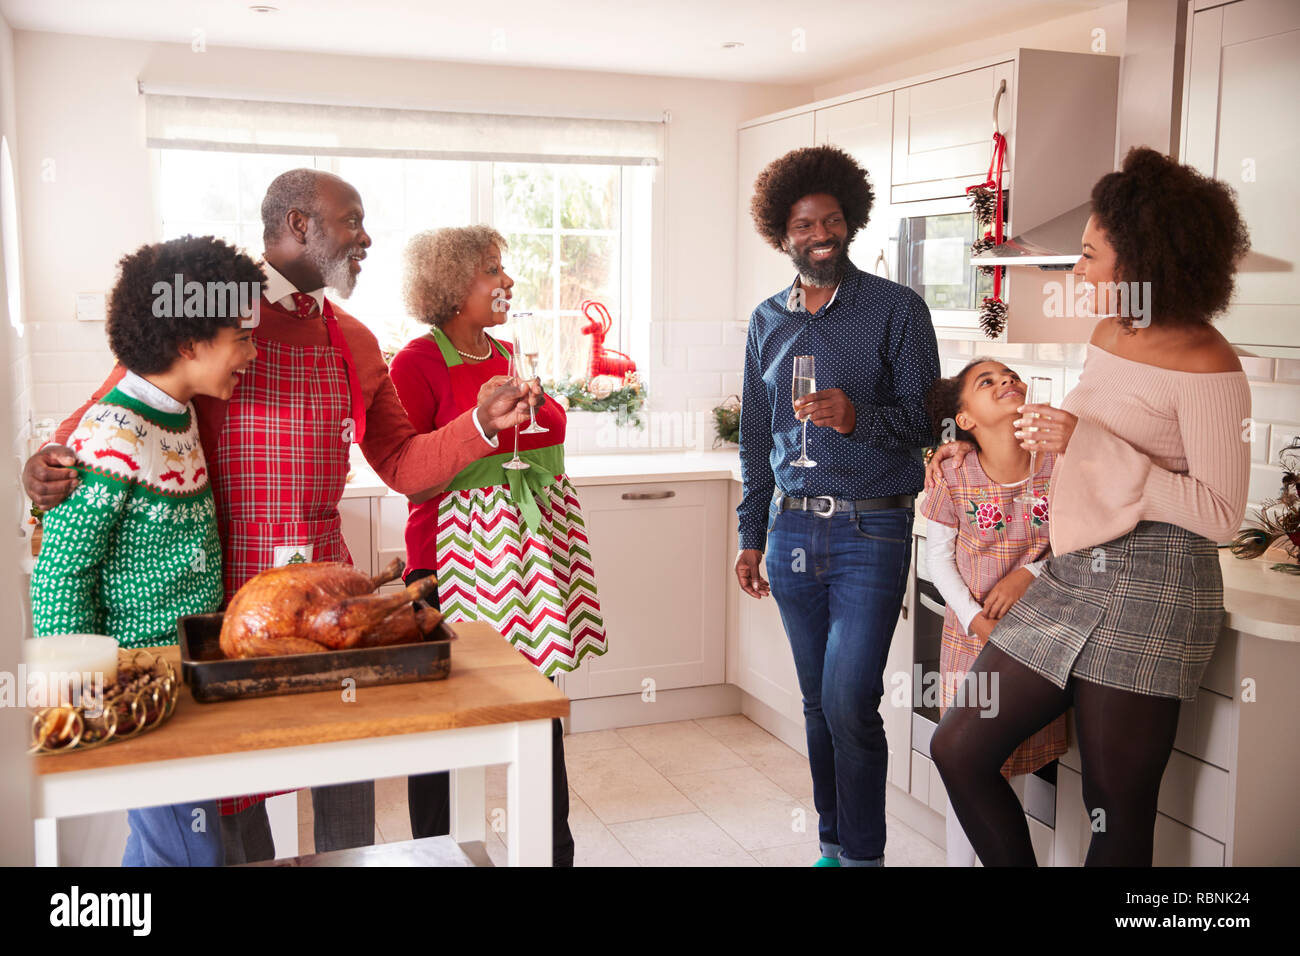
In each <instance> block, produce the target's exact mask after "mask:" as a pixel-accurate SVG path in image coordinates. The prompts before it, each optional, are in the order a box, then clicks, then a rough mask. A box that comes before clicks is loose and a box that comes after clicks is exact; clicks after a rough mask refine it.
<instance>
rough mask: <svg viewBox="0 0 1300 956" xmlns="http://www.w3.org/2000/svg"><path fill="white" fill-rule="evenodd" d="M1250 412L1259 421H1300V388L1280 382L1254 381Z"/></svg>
mask: <svg viewBox="0 0 1300 956" xmlns="http://www.w3.org/2000/svg"><path fill="white" fill-rule="evenodd" d="M1250 414H1251V415H1252V416H1253V417H1254V418H1255V419H1256V420H1257V421H1270V422H1296V421H1300V388H1297V387H1296V386H1294V385H1287V384H1283V383H1280V382H1275V383H1271V384H1270V383H1265V382H1260V383H1254V382H1252V383H1251V386H1250Z"/></svg>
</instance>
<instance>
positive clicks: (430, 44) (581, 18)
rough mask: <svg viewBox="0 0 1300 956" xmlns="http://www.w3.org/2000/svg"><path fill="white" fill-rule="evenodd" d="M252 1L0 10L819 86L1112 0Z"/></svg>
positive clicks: (120, 1)
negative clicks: (263, 6)
mask: <svg viewBox="0 0 1300 956" xmlns="http://www.w3.org/2000/svg"><path fill="white" fill-rule="evenodd" d="M265 2H267V3H269V4H271V5H274V6H276V7H278V8H279V12H276V13H254V12H252V11H251V10H250V9H249V7H250V2H249V0H0V12H3V14H4V17H5V19H6V20H7V21H8V22H9V25H10V26H11V27H13V28H14V29H15V30H44V31H50V32H56V33H77V34H84V35H90V36H104V37H117V38H122V39H136V40H156V41H164V42H175V43H185V44H189V43H190V42H191V40H192V38H193V37H194V35H195V34H194V31H196V30H202V31H203V40H204V42H205V43H206V45H207V46H208V47H213V46H241V47H260V48H268V49H279V50H303V51H311V52H321V53H346V54H358V55H367V56H385V57H404V58H413V59H429V60H450V61H464V62H474V63H500V64H503V65H509V66H534V67H552V68H564V69H582V70H601V71H614V72H619V73H646V74H657V75H664V76H683V77H698V78H708V79H719V80H738V81H746V82H772V83H818V82H822V81H825V80H828V79H832V78H835V77H838V76H843V75H845V74H846V73H851V72H853V71H855V70H856V71H864V70H866V69H868V68H870V67H872V66H874V65H876V64H880V63H890V62H896V61H899V60H903V59H907V58H909V57H912V56H917V55H920V54H922V53H925V52H926V51H928V50H933V49H935V48H937V47H943V46H950V45H955V44H958V43H964V42H967V41H972V40H978V39H980V38H981V37H986V36H997V35H1000V34H1003V33H1008V32H1011V31H1013V30H1017V29H1022V28H1025V27H1030V26H1033V25H1035V24H1037V23H1042V22H1045V21H1048V20H1054V19H1057V18H1060V17H1064V16H1069V15H1070V14H1073V13H1079V12H1082V11H1085V10H1091V9H1095V8H1098V7H1102V6H1106V5H1108V4H1109V3H1113V2H1114V0H983V2H974V0H902V2H899V0H822V2H820V3H816V4H812V5H809V6H806V7H805V6H803V5H799V4H796V3H795V2H794V0H492V2H490V3H473V2H465V0H456V2H445V0H265ZM798 30H802V31H804V32H803V34H802V41H803V49H802V50H800V49H798V46H799V39H800V35H799V34H797V33H796V31H798ZM727 41H739V42H741V43H743V44H744V46H742V47H739V48H737V49H723V48H722V44H723V43H724V42H727ZM991 52H992V51H991Z"/></svg>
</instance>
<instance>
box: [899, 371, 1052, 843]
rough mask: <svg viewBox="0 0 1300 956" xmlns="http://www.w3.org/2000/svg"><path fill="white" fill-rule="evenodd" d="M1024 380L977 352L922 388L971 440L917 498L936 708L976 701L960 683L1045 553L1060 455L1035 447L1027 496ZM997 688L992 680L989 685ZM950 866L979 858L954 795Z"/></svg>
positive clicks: (1026, 766) (1048, 733) (1021, 750)
mask: <svg viewBox="0 0 1300 956" xmlns="http://www.w3.org/2000/svg"><path fill="white" fill-rule="evenodd" d="M1024 402H1025V383H1024V382H1022V381H1021V379H1020V376H1018V375H1017V374H1016V373H1015V372H1013V371H1012V370H1011V369H1009V368H1007V367H1006V366H1005V365H1003V364H1002V363H1001V362H996V361H993V360H990V359H982V358H980V359H975V360H974V361H973V362H971V363H970V364H969V365H967V366H966V367H965V368H964V369H962V370H961V371H960V372H958V373H957V374H956V375H955V376H953V377H952V378H941V379H939V380H938V381H936V382H935V383H934V385H933V387H932V388H931V390H930V393H929V395H928V396H927V398H926V407H927V410H928V411H929V413H930V420H931V425H932V426H933V428H934V432H935V434H936V435H945V434H949V433H952V434H953V437H955V438H957V439H960V440H963V441H967V442H970V443H971V444H972V445H974V446H975V447H974V449H973V450H972V451H970V452H969V453H968V454H967V455H966V457H965V460H964V462H963V463H962V465H963V466H962V467H961V468H958V467H957V462H958V460H959V459H957V458H951V459H949V460H947V461H945V462H944V463H943V467H942V471H941V473H940V478H939V480H938V481H937V482H936V484H935V486H934V487H933V488H932V489H930V491H929V492H928V493H927V495H926V497H925V499H924V501H923V502H922V504H921V513H922V514H923V515H925V517H926V519H927V520H928V522H929V523H928V528H927V537H926V545H927V557H928V558H929V566H930V572H931V576H932V578H933V580H934V584H935V587H937V588H938V589H939V593H940V594H942V595H943V599H944V602H945V603H946V604H947V612H946V614H945V615H944V621H943V638H942V642H941V645H940V651H939V669H940V672H941V684H940V686H941V688H942V690H941V697H940V709H941V711H942V712H944V713H946V712H947V710H948V708H949V707H952V706H953V704H954V701H956V703H957V704H958V705H959V706H961V705H963V704H964V705H965V706H976V705H977V703H978V702H979V701H980V700H981V697H980V696H978V695H977V694H976V693H973V692H972V691H971V689H969V688H968V687H967V686H965V685H963V678H964V677H965V675H966V673H967V671H969V670H970V668H971V665H972V664H973V663H974V661H975V658H976V657H977V656H979V653H980V651H981V650H983V648H984V645H985V644H986V643H987V642H988V638H989V633H990V632H991V631H992V630H993V626H994V625H995V624H996V623H997V622H998V620H999V619H1000V618H1001V617H1002V615H1003V614H1005V613H1006V611H1007V609H1008V608H1010V607H1011V605H1013V604H1015V602H1016V601H1018V600H1019V599H1020V597H1021V595H1023V594H1024V593H1025V591H1026V590H1027V589H1028V587H1029V585H1030V584H1032V583H1033V581H1034V579H1035V578H1036V577H1037V575H1038V572H1039V569H1040V567H1041V565H1042V563H1043V561H1044V560H1045V559H1046V558H1047V556H1048V551H1049V543H1048V527H1047V522H1048V514H1047V492H1048V488H1049V486H1050V483H1051V474H1052V468H1053V466H1054V465H1055V463H1056V456H1055V455H1052V454H1050V453H1045V454H1040V455H1039V456H1038V461H1037V468H1036V470H1035V473H1034V477H1033V488H1032V489H1031V491H1030V493H1031V494H1032V495H1034V497H1035V499H1036V501H1035V503H1034V504H1032V505H1025V504H1021V503H1018V502H1016V501H1015V498H1016V497H1017V496H1018V495H1020V494H1022V493H1023V492H1024V491H1025V486H1026V483H1027V482H1028V480H1029V479H1028V475H1029V467H1030V465H1029V452H1028V451H1025V450H1024V449H1022V448H1021V447H1020V443H1019V440H1018V439H1017V438H1016V437H1015V430H1016V429H1015V425H1013V424H1012V423H1013V422H1014V420H1015V419H1016V418H1018V417H1019V412H1018V411H1017V409H1018V408H1019V407H1020V406H1021V405H1023V404H1024ZM992 692H993V693H994V694H996V689H992ZM1065 746H1066V744H1065V717H1064V715H1062V716H1060V717H1058V718H1056V719H1055V720H1054V721H1052V722H1051V723H1050V724H1048V725H1047V726H1046V727H1044V728H1043V729H1041V730H1039V731H1038V732H1037V733H1035V734H1034V735H1033V736H1032V737H1030V738H1029V739H1028V740H1026V741H1025V742H1024V743H1022V744H1021V745H1020V746H1019V747H1018V748H1017V749H1016V751H1015V752H1014V753H1013V754H1012V755H1011V756H1010V757H1009V758H1008V759H1007V762H1006V763H1005V764H1004V765H1003V766H1002V774H1003V776H1005V777H1007V778H1008V779H1009V780H1010V779H1011V778H1013V777H1016V776H1019V775H1021V774H1028V773H1033V772H1034V771H1035V770H1038V769H1039V768H1040V767H1043V766H1045V765H1046V764H1049V763H1051V762H1052V761H1053V760H1055V759H1056V758H1058V757H1059V756H1061V754H1063V753H1065ZM947 851H948V865H949V866H974V865H975V851H974V850H973V849H972V848H971V845H970V841H969V840H968V839H967V838H966V834H965V832H964V831H963V830H962V827H961V824H960V822H958V820H957V815H956V813H955V812H954V811H953V808H952V804H951V803H949V805H948V813H947Z"/></svg>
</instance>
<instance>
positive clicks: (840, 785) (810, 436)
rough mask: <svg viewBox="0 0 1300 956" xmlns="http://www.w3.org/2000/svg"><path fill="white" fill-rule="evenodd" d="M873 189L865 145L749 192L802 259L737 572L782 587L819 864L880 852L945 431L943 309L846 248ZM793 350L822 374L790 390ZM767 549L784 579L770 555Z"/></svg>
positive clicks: (765, 361) (757, 349)
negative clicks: (916, 591) (936, 432)
mask: <svg viewBox="0 0 1300 956" xmlns="http://www.w3.org/2000/svg"><path fill="white" fill-rule="evenodd" d="M872 198H873V194H872V189H871V183H870V181H869V180H868V178H867V173H866V170H864V169H863V168H862V167H861V166H859V165H858V164H857V162H855V161H854V159H853V157H852V156H850V155H849V154H847V153H845V152H844V151H843V150H840V149H837V148H836V147H834V146H816V147H810V148H806V149H796V150H794V151H793V152H790V153H787V154H786V155H785V156H782V157H781V158H780V159H777V160H775V161H774V162H772V163H771V164H770V165H769V166H768V167H767V168H766V169H764V170H763V171H762V172H761V173H760V174H759V176H758V179H757V181H756V182H755V184H754V199H753V204H752V208H751V211H752V213H753V218H754V226H755V228H757V230H758V233H759V235H761V236H762V237H763V238H764V239H765V240H767V242H768V244H769V245H771V246H772V247H773V248H774V249H779V250H780V251H781V252H784V253H785V254H786V255H788V256H789V257H790V261H791V262H792V263H793V264H794V267H795V270H796V275H795V277H794V280H793V282H791V284H790V285H789V286H787V287H786V288H785V289H782V290H781V291H780V292H778V293H777V294H776V295H774V296H772V297H771V298H770V299H766V300H765V301H763V302H760V303H759V304H758V307H757V308H756V309H755V310H754V313H753V316H752V317H751V319H750V323H749V340H748V343H747V345H746V348H745V383H744V391H743V394H742V396H741V412H740V464H741V474H742V477H743V479H744V495H743V497H742V500H741V503H740V506H739V507H738V508H737V509H736V511H737V514H738V516H739V525H740V531H739V542H740V554H739V555H738V556H737V558H736V578H737V580H738V581H739V582H740V586H741V588H742V589H743V590H744V591H745V593H746V594H749V595H750V596H751V597H755V598H762V597H764V596H765V595H767V594H769V593H770V594H771V595H772V596H773V597H775V598H776V603H777V606H778V608H779V609H780V611H781V619H782V621H783V622H784V624H785V631H786V636H787V637H788V638H789V641H790V647H791V650H792V651H793V653H794V661H795V670H796V671H797V673H798V677H799V688H800V691H801V693H802V695H803V703H804V721H805V725H806V731H807V734H808V762H809V765H810V767H811V770H812V777H813V800H814V803H815V805H816V807H817V813H818V818H819V825H818V837H819V840H820V844H821V853H822V856H821V859H819V860H818V861H817V862H816V864H815V865H817V866H841V865H843V866H879V865H882V864H883V863H884V852H885V774H886V769H887V766H888V758H889V751H888V747H887V745H886V743H885V731H884V723H883V721H882V720H881V717H880V701H881V697H882V696H883V693H884V686H883V671H884V666H885V658H886V656H887V655H888V653H889V642H890V640H891V638H892V637H893V632H894V625H895V624H896V622H897V620H898V612H899V608H900V607H901V606H902V602H903V595H904V589H905V585H906V581H907V569H908V564H909V561H910V555H911V543H912V506H913V496H914V495H915V494H917V493H918V492H920V491H921V489H922V487H923V482H924V468H923V466H922V458H921V449H922V448H924V447H925V446H928V445H930V444H932V443H933V440H934V438H933V435H932V434H931V432H930V425H929V421H928V418H927V416H926V412H925V401H924V400H925V394H926V392H927V391H928V390H929V388H930V385H931V383H932V382H933V381H934V380H935V379H936V378H938V376H939V354H938V348H937V344H936V342H935V336H934V326H933V325H932V324H931V322H930V311H929V309H928V308H927V307H926V305H925V302H924V301H922V299H921V297H920V296H918V295H917V294H916V293H915V292H913V291H912V290H911V289H908V288H907V287H905V286H901V285H898V284H897V283H894V282H890V281H889V280H888V279H882V278H880V277H878V276H875V275H871V274H870V273H866V272H862V271H861V270H859V269H858V268H857V267H856V266H854V264H853V263H852V262H850V261H849V257H848V249H849V244H850V243H851V242H852V241H853V237H854V235H855V234H856V233H857V231H858V230H859V229H861V228H862V227H863V226H864V225H865V224H866V222H867V218H868V216H870V214H871V202H872ZM796 356H811V357H812V358H813V360H814V375H815V383H816V384H815V390H813V391H812V392H811V394H806V395H803V396H802V397H800V398H797V400H795V401H793V402H792V399H794V398H795V397H796V396H795V393H793V392H792V383H793V378H794V360H795V357H796ZM805 423H806V424H807V425H808V426H811V427H807V428H806V426H805ZM805 428H806V433H807V451H806V454H801V449H802V436H803V433H804V431H805ZM807 459H812V460H813V461H812V463H811V464H808V463H806V460H807ZM765 548H766V551H767V561H766V564H767V573H768V576H769V577H770V578H771V584H770V585H769V584H768V582H767V581H766V580H765V579H764V578H763V574H762V572H761V570H760V569H759V562H760V560H761V559H762V557H763V552H764V549H765Z"/></svg>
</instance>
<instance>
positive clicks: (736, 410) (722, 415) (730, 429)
mask: <svg viewBox="0 0 1300 956" xmlns="http://www.w3.org/2000/svg"><path fill="white" fill-rule="evenodd" d="M713 427H714V429H715V430H716V431H717V433H718V441H716V442H714V443H713V447H715V448H716V447H717V446H718V443H719V442H727V443H729V444H732V445H739V444H740V403H739V402H738V401H732V402H727V403H726V404H723V405H719V406H718V407H717V408H715V409H714V410H713Z"/></svg>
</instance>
